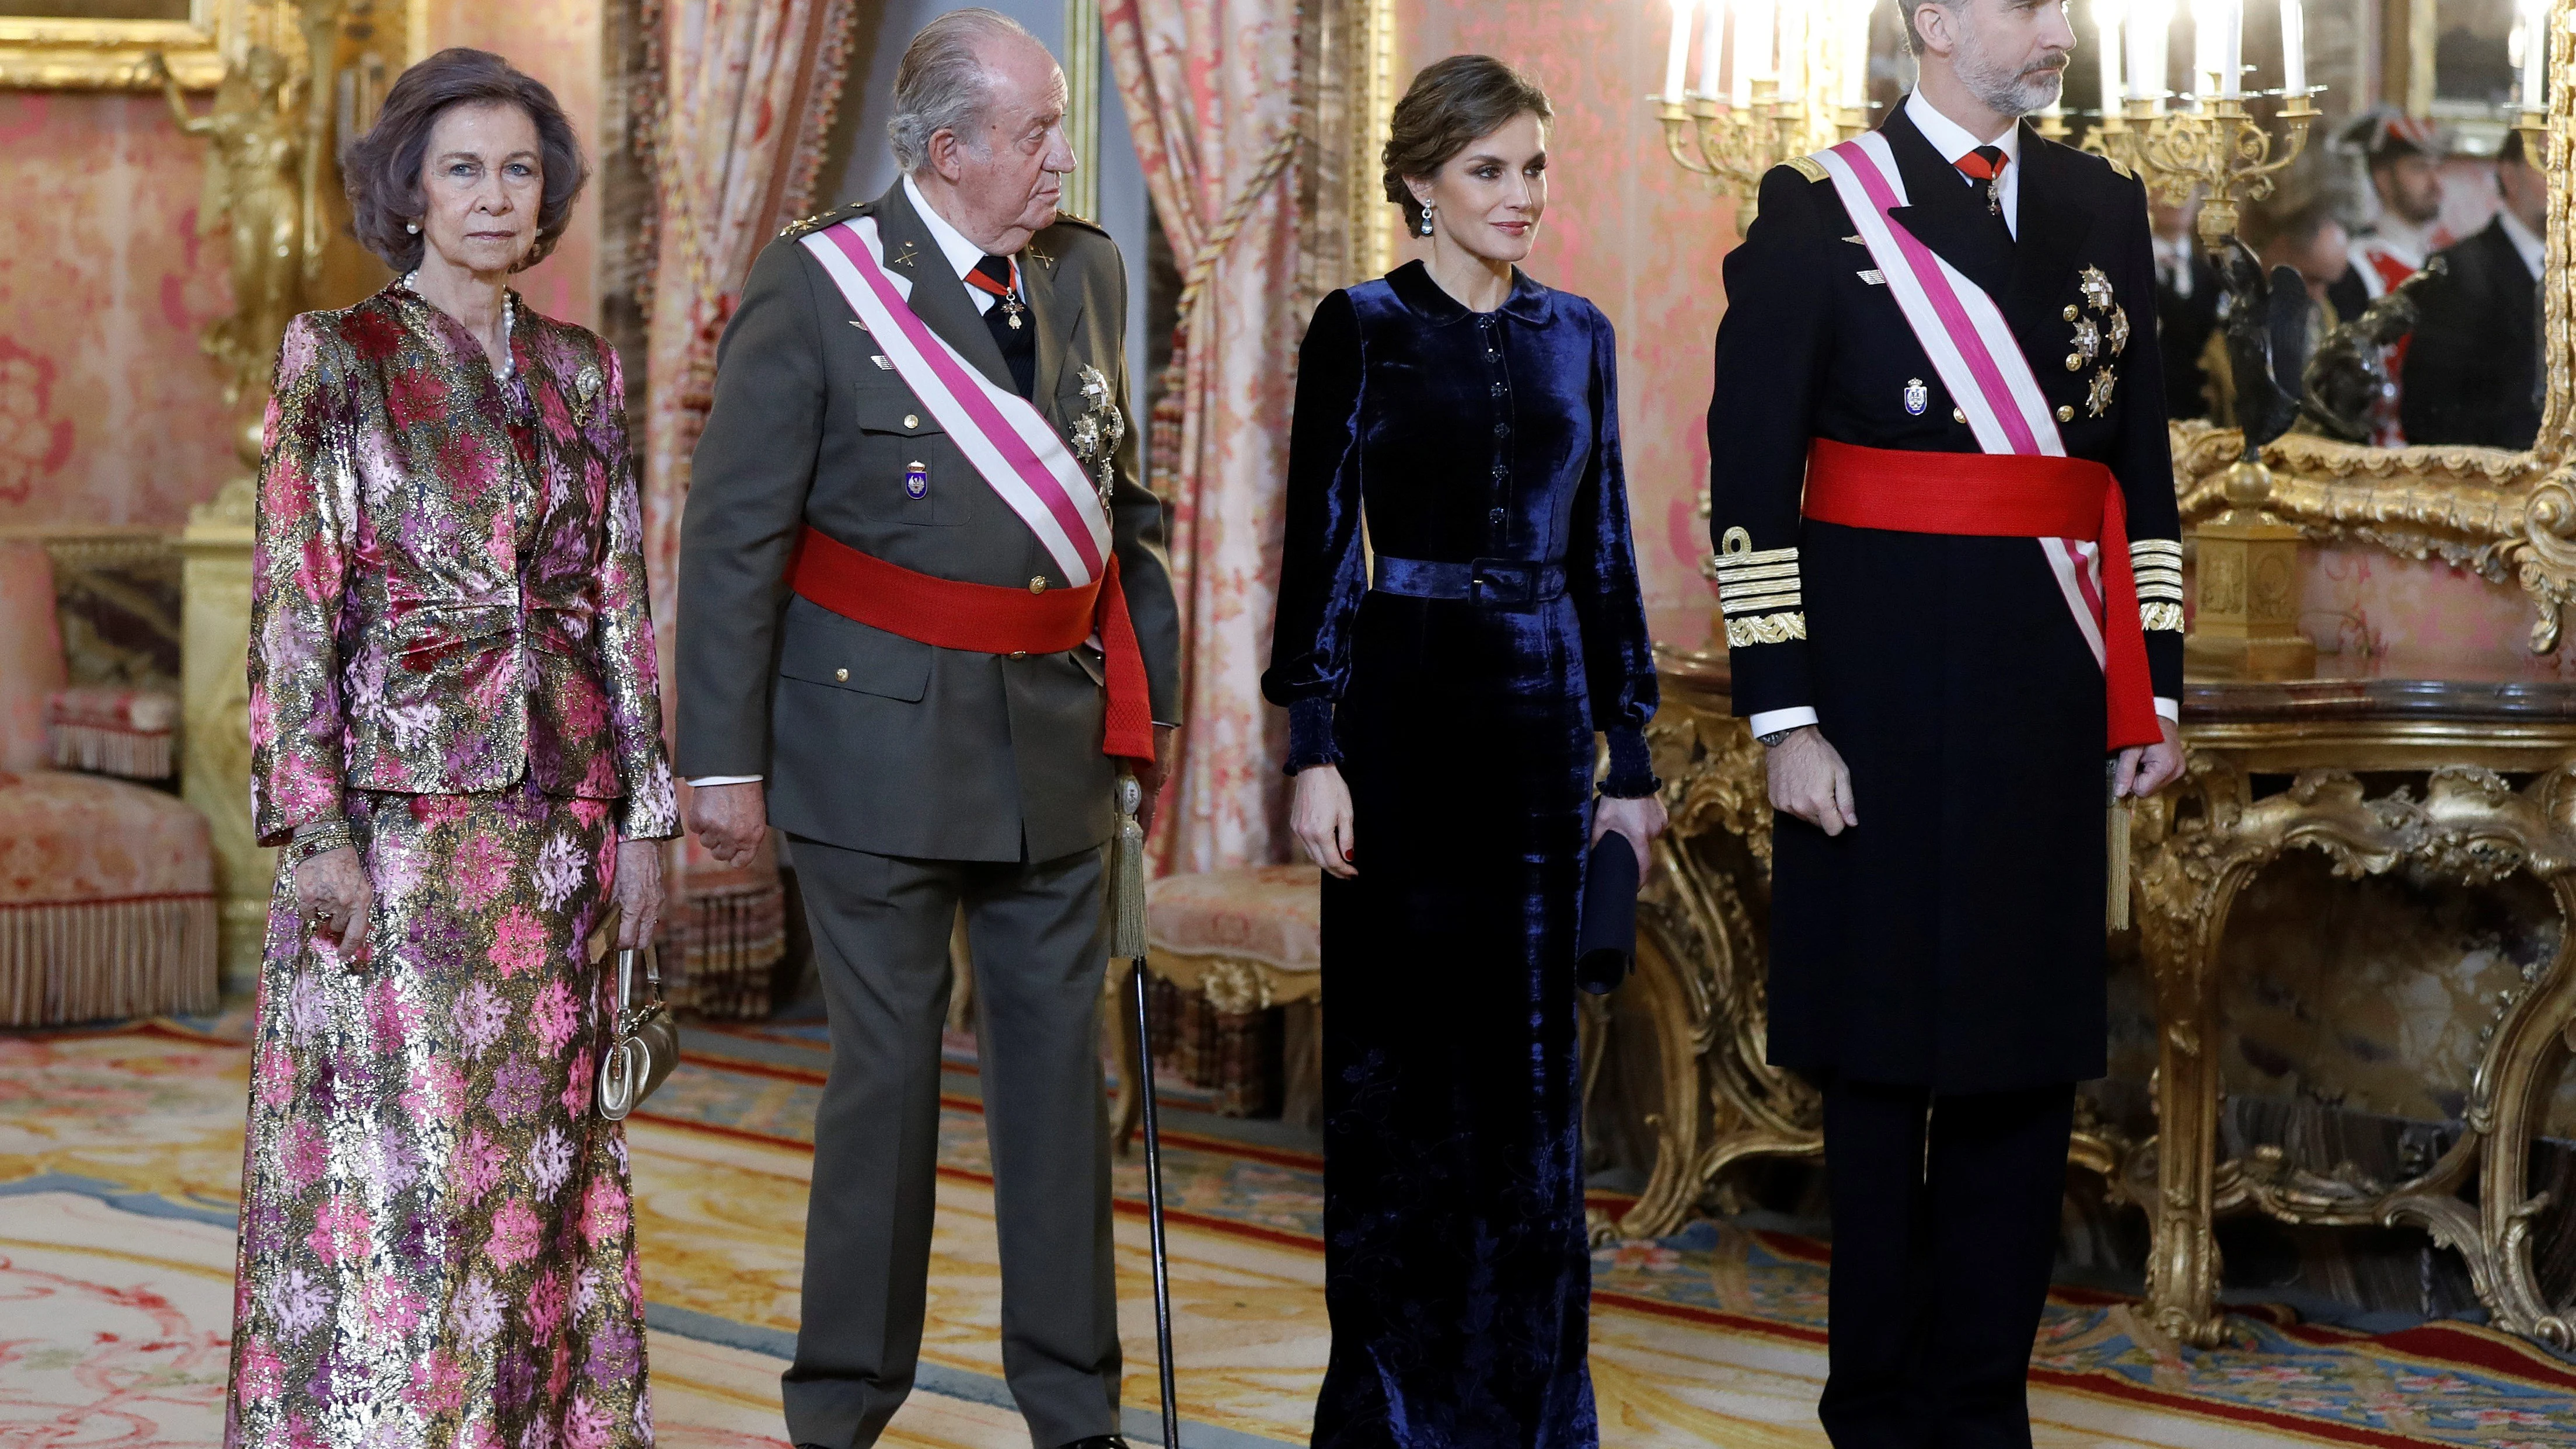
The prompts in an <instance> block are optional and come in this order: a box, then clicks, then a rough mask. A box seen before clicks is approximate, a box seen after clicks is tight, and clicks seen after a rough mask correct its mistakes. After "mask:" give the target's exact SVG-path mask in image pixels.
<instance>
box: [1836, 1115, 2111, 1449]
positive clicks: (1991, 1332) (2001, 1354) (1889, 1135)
mask: <svg viewBox="0 0 2576 1449" xmlns="http://www.w3.org/2000/svg"><path fill="white" fill-rule="evenodd" d="M2074 1117H2075V1088H2074V1085H2073V1084H2072V1083H2067V1084H2065V1085H2061V1086H2053V1087H2038V1088H2031V1089H2028V1090H2023V1091H2014V1092H1977V1093H1967V1094H1961V1095H1957V1096H1947V1095H1944V1096H1938V1097H1936V1096H1934V1095H1933V1093H1932V1091H1931V1089H1930V1088H1928V1087H1898V1086H1881V1085H1877V1084H1874V1083H1869V1082H1858V1081H1853V1080H1850V1079H1849V1078H1848V1077H1841V1076H1837V1077H1835V1078H1833V1079H1832V1080H1830V1081H1828V1082H1827V1084H1826V1086H1825V1176H1826V1183H1827V1187H1828V1190H1829V1191H1830V1193H1831V1195H1832V1198H1833V1222H1834V1256H1833V1269H1832V1280H1831V1283H1830V1286H1829V1288H1828V1290H1827V1291H1828V1303H1827V1311H1828V1314H1829V1322H1828V1325H1827V1334H1828V1345H1827V1350H1826V1354H1827V1369H1826V1377H1825V1392H1824V1402H1823V1403H1822V1404H1821V1405H1820V1406H1819V1408H1818V1417H1820V1418H1821V1419H1823V1421H1824V1425H1825V1433H1826V1436H1827V1437H1828V1438H1830V1439H1831V1440H1832V1441H1833V1444H1834V1449H2030V1442H2031V1441H2030V1406H2029V1399H2028V1382H2029V1377H2030V1354H2031V1346H2032V1343H2033V1341H2034V1340H2035V1339H2036V1338H2037V1336H2038V1333H2039V1317H2040V1312H2041V1310H2042V1309H2043V1308H2045V1307H2046V1306H2047V1302H2048V1279H2049V1269H2050V1268H2051V1267H2052V1266H2053V1265H2054V1264H2055V1262H2056V1257H2057V1232H2058V1224H2059V1207H2060V1204H2061V1203H2063V1202H2064V1200H2065V1197H2066V1144H2067V1138H2068V1137H2069V1135H2070V1134H2071V1133H2072V1131H2073V1129H2074Z"/></svg>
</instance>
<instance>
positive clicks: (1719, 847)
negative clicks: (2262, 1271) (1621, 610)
mask: <svg viewBox="0 0 2576 1449" xmlns="http://www.w3.org/2000/svg"><path fill="white" fill-rule="evenodd" d="M1658 664H1659V668H1660V673H1661V676H1662V681H1663V686H1664V709H1663V711H1662V713H1661V714H1659V715H1658V716H1657V718H1656V720H1655V723H1654V725H1653V727H1652V730H1651V736H1650V737H1651V740H1652V743H1653V745H1654V748H1655V752H1656V768H1657V770H1658V771H1659V772H1660V773H1661V774H1662V775H1663V776H1664V778H1665V780H1666V782H1667V785H1666V803H1667V804H1668V805H1669V806H1670V807H1671V810H1672V814H1673V829H1672V831H1671V833H1670V834H1668V835H1667V836H1666V837H1665V839H1664V840H1662V841H1660V842H1658V843H1657V847H1656V849H1657V857H1658V862H1657V863H1658V866H1659V869H1658V871H1657V872H1656V876H1655V878H1654V880H1653V881H1652V882H1650V884H1649V886H1648V889H1647V893H1646V896H1645V898H1644V900H1643V902H1642V907H1641V913H1640V928H1641V929H1640V932H1639V940H1638V975H1637V978H1636V980H1635V982H1634V984H1633V988H1632V989H1634V990H1636V991H1638V992H1639V993H1640V994H1641V995H1642V996H1643V997H1644V998H1645V999H1644V1001H1643V1002H1642V1003H1641V1005H1642V1006H1643V1007H1644V1008H1645V1014H1646V1015H1647V1017H1648V1018H1649V1019H1650V1020H1651V1021H1653V1023H1654V1024H1655V1030H1656V1032H1657V1034H1658V1039H1657V1042H1656V1046H1657V1050H1658V1059H1659V1061H1660V1063H1661V1081H1662V1088H1661V1102H1660V1104H1659V1105H1660V1111H1659V1112H1658V1113H1657V1114H1656V1116H1655V1117H1654V1118H1653V1120H1652V1127H1653V1132H1654V1137H1655V1146H1656V1154H1655V1167H1654V1171H1653V1175H1652V1177H1651V1178H1650V1180H1649V1182H1648V1185H1647V1188H1646V1191H1645V1193H1644V1194H1643V1196H1641V1197H1640V1198H1639V1199H1638V1201H1637V1203H1636V1204H1635V1206H1634V1207H1633V1208H1631V1209H1630V1210H1629V1211H1628V1212H1627V1213H1626V1214H1625V1215H1624V1216H1622V1217H1621V1218H1620V1219H1619V1220H1618V1221H1617V1222H1616V1223H1615V1224H1605V1225H1604V1226H1605V1227H1606V1228H1609V1229H1611V1230H1613V1231H1616V1232H1617V1233H1619V1234H1621V1235H1624V1236H1631V1237H1642V1236H1653V1235H1660V1234H1662V1233H1666V1232H1670V1231H1672V1230H1673V1229H1674V1228H1676V1227H1678V1226H1679V1225H1680V1223H1681V1222H1682V1221H1683V1220H1684V1219H1685V1218H1686V1217H1688V1216H1689V1215H1690V1214H1691V1213H1692V1211H1693V1210H1694V1209H1696V1208H1697V1207H1698V1205H1699V1204H1700V1203H1701V1201H1702V1200H1703V1199H1704V1198H1705V1197H1706V1196H1708V1194H1709V1193H1710V1192H1711V1190H1712V1189H1713V1188H1716V1187H1718V1186H1719V1185H1720V1184H1719V1183H1718V1179H1719V1177H1720V1175H1721V1174H1723V1173H1724V1172H1725V1171H1726V1169H1727V1168H1728V1167H1729V1166H1731V1165H1733V1164H1734V1163H1737V1162H1740V1161H1744V1160H1746V1159H1748V1158H1754V1157H1813V1156H1817V1155H1820V1154H1821V1152H1822V1150H1823V1140H1822V1136H1821V1133H1820V1131H1819V1122H1820V1119H1821V1115H1822V1113H1821V1104H1820V1102H1819V1100H1818V1098H1817V1096H1816V1093H1815V1091H1814V1089H1813V1088H1811V1087H1810V1086H1808V1085H1807V1084H1806V1083H1805V1082H1804V1081H1802V1080H1800V1079H1799V1078H1798V1077H1797V1076H1796V1075H1795V1074H1793V1073H1789V1072H1784V1071H1781V1070H1779V1069H1777V1068H1774V1067H1772V1066H1770V1065H1768V1064H1767V1063H1765V1062H1764V1061H1763V1038H1764V1034H1765V1031H1766V1012H1765V1003H1764V985H1763V970H1764V949H1763V938H1762V918H1763V916H1764V914H1765V912H1766V910H1767V904H1768V895H1769V882H1770V826H1771V812H1770V807H1769V805H1768V803H1767V801H1766V798H1765V794H1764V781H1763V774H1762V758H1761V754H1762V752H1761V748H1760V746H1758V745H1756V744H1755V743H1754V742H1753V740H1752V738H1751V737H1750V736H1749V735H1748V734H1747V733H1746V732H1745V729H1744V725H1743V722H1742V721H1740V720H1736V719H1733V718H1730V717H1729V715H1728V699H1727V691H1728V687H1729V684H1728V674H1727V666H1726V658H1725V655H1724V654H1723V653H1702V652H1694V651H1683V650H1676V649H1670V648H1665V649H1660V650H1659V651H1658ZM2183 732H2184V739H2185V744H2186V746H2187V751H2188V770H2187V773H2186V777H2185V779H2184V780H2183V781H2182V782H2181V783H2179V784H2177V785H2175V786H2174V787H2173V788H2171V789H2169V790H2167V791H2166V792H2165V793H2164V794H2163V795H2161V796H2159V797H2158V798H2156V799H2155V800H2153V801H2150V802H2147V803H2146V804H2144V805H2142V806H2141V807H2140V811H2139V822H2138V823H2139V828H2138V830H2137V831H2136V832H2135V833H2134V835H2133V846H2134V849H2135V850H2136V852H2137V855H2136V869H2135V871H2134V872H2133V875H2134V878H2135V880H2136V885H2137V890H2138V896H2139V905H2140V910H2139V913H2138V915H2139V926H2140V932H2141V935H2140V944H2141V947H2142V949H2143V952H2144V954H2145V957H2146V964H2147V969H2148V972H2149V975H2150V980H2151V981H2152V983H2153V987H2154V998H2155V1003H2156V1013H2157V1026H2158V1046H2159V1052H2160V1066H2159V1069H2158V1081H2157V1092H2156V1103H2157V1124H2158V1133H2157V1136H2156V1137H2154V1138H2150V1139H2149V1140H2147V1141H2145V1142H2137V1143H2132V1142H2129V1141H2127V1140H2125V1139H2123V1138H2122V1137H2121V1136H2120V1135H2119V1134H2118V1133H2116V1132H2114V1131H2112V1130H2110V1129H2108V1128H2105V1127H2103V1126H2102V1125H2100V1124H2099V1123H2097V1122H2095V1121H2092V1120H2090V1119H2089V1117H2088V1118H2086V1119H2083V1120H2080V1121H2079V1123H2078V1129H2077V1133H2076V1137H2075V1141H2074V1143H2073V1146H2072V1149H2071V1151H2070V1158H2071V1160H2072V1161H2073V1162H2074V1163H2075V1164H2076V1165H2078V1166H2082V1167H2085V1168H2087V1169H2089V1170H2091V1171H2094V1172H2096V1173H2099V1174H2101V1175H2102V1176H2103V1177H2104V1178H2105V1179H2106V1180H2107V1181H2108V1182H2109V1183H2110V1185H2111V1188H2112V1190H2113V1192H2114V1194H2115V1195H2116V1196H2119V1197H2124V1198H2126V1199H2127V1200H2129V1201H2132V1202H2135V1203H2137V1204H2138V1205H2139V1206H2140V1207H2142V1208H2143V1209H2145V1211H2146V1213H2147V1215H2148V1219H2149V1223H2150V1227H2151V1230H2152V1235H2153V1246H2152V1249H2151V1255H2150V1263H2149V1277H2148V1314H2147V1317H2148V1320H2149V1321H2150V1322H2153V1323H2154V1324H2156V1325H2157V1326H2158V1327H2159V1328H2161V1329H2162V1330H2163V1331H2164V1332H2166V1333H2168V1334H2170V1335H2172V1336H2173V1337H2175V1338H2176V1339H2179V1340H2184V1341H2188V1342H2193V1343H2198V1344H2203V1345H2209V1344H2214V1343H2216V1342H2218V1340H2219V1338H2220V1336H2221V1333H2222V1330H2223V1315H2221V1314H2220V1313H2219V1312H2218V1309H2217V1302H2216V1299H2217V1287H2218V1270H2219V1260H2218V1249H2217V1245H2216V1240H2215V1238H2214V1236H2213V1233H2212V1224H2213V1223H2214V1221H2215V1220H2216V1218H2217V1217H2218V1216H2220V1215H2221V1214H2226V1213H2238V1212H2250V1211H2259V1212H2263V1213H2267V1214H2269V1215H2271V1216H2273V1217H2275V1218H2278V1219H2280V1220H2282V1221H2284V1222H2290V1223H2302V1224H2311V1225H2318V1226H2359V1225H2382V1226H2394V1225H2414V1226H2418V1227H2422V1228H2424V1229H2426V1230H2427V1231H2429V1232H2430V1233H2431V1234H2432V1236H2433V1238H2434V1240H2435V1241H2436V1242H2437V1243H2439V1244H2440V1245H2442V1246H2444V1247H2447V1248H2451V1249H2454V1250H2456V1251H2458V1252H2459V1253H2460V1254H2461V1255H2462V1256H2463V1257H2464V1258H2465V1259H2466V1260H2467V1263H2468V1266H2469V1272H2470V1277H2471V1281H2472V1283H2473V1285H2474V1286H2475V1289H2476V1291H2477V1294H2478V1297H2479V1299H2480V1301H2481V1302H2483V1303H2484V1304H2485V1305H2486V1307H2487V1309H2488V1310H2489V1311H2490V1312H2491V1313H2492V1314H2493V1315H2494V1318H2495V1322H2496V1325H2497V1326H2498V1327H2501V1328H2505V1329H2507V1330H2510V1331H2512V1332H2516V1333H2520V1334H2523V1335H2525V1336H2528V1337H2531V1338H2534V1339H2537V1340H2540V1341H2542V1342H2545V1343H2550V1344H2554V1345H2558V1346H2560V1347H2569V1346H2576V1319H2572V1318H2571V1314H2570V1312H2569V1310H2568V1309H2567V1308H2565V1307H2563V1306H2553V1305H2551V1304H2549V1303H2547V1302H2546V1301H2544V1299H2543V1297H2542V1295H2541V1293H2540V1291H2539V1289H2538V1286H2537V1284H2536V1283H2535V1281H2534V1277H2533V1273H2532V1254H2531V1244H2530V1241H2529V1238H2530V1231H2531V1224H2532V1221H2533V1218H2534V1216H2535V1215H2536V1214H2537V1213H2538V1212H2539V1211H2540V1210H2541V1209H2542V1208H2543V1207H2544V1206H2546V1199H2545V1197H2529V1196H2526V1195H2525V1194H2524V1191H2523V1189H2522V1187H2521V1185H2522V1184H2524V1183H2526V1182H2527V1181H2528V1180H2529V1179H2528V1165H2529V1153H2530V1145H2531V1141H2532V1137H2533V1135H2534V1132H2535V1127H2536V1123H2535V1114H2536V1112H2537V1111H2538V1110H2539V1109H2540V1107H2541V1106H2542V1104H2543V1103H2544V1101H2545V1100H2546V1098H2547V1096H2548V1093H2549V1089H2550V1088H2551V1086H2552V1085H2553V1083H2554V1082H2555V1080H2556V1076H2557V1073H2558V1071H2559V1070H2560V1069H2561V1066H2562V1065H2563V1062H2564V1060H2565V1053H2566V1052H2567V1051H2576V685H2567V684H2557V683H2531V682H2524V683H2502V684H2465V683H2439V682H2417V681H2396V680H2350V681H2341V680H2319V681H2309V682H2301V683H2292V684H2258V683H2206V684H2193V685H2190V686H2188V687H2187V689H2186V692H2185V697H2184V701H2183ZM2364 772H2369V773H2406V774H2417V775H2422V776H2424V777H2425V778H2424V783H2423V785H2422V787H2421V788H2420V791H2419V790H2417V789H2415V788H2411V787H2409V788H2399V789H2396V790H2393V791H2391V792H2390V793H2387V794H2384V795H2380V796H2377V797H2370V796H2368V795H2366V793H2365V791H2364V788H2363V785H2362V782H2361V780H2360V778H2359V776H2360V774H2361V773H2364ZM2509 776H2510V777H2516V778H2519V779H2521V780H2522V782H2523V783H2521V784H2520V785H2519V786H2517V785H2516V784H2515V783H2514V780H2513V779H2508V777H2509ZM2257 777H2277V778H2282V779H2286V781H2287V787H2286V788H2284V789H2280V790H2278V791H2275V792H2273V793H2269V794H2261V795H2258V794H2257V793H2256V789H2255V781H2256V778H2257ZM2292 847H2306V848H2309V849H2314V850H2319V851H2322V852H2324V853H2325V854H2326V855H2328V856H2329V857H2331V858H2332V860H2333V862H2334V867H2335V870H2336V871H2337V873H2338V874H2341V875H2344V876H2348V877H2358V876H2363V875H2376V874H2381V873H2385V872H2388V871H2391V870H2396V869H2399V868H2401V867H2402V868H2406V869H2409V870H2413V871H2418V872H2422V873H2425V874H2428V875H2433V876H2439V877H2443V878H2447V879H2451V880H2457V881H2461V882H2463V883H2466V884H2471V885H2481V884H2488V883H2492V882H2495V881H2498V880H2501V879H2503V878H2505V877H2507V876H2510V875H2513V874H2516V873H2523V874H2528V875H2530V876H2532V877H2533V878H2535V879H2536V880H2538V881H2540V882H2541V883H2542V884H2543V885H2544V886H2545V887H2546V888H2547V889H2548V890H2549V891H2550V892H2551V893H2552V896H2553V898H2554V899H2555V900H2556V902H2557V904H2558V908H2559V912H2560V914H2561V917H2562V919H2563V920H2564V921H2565V922H2566V923H2567V929H2566V930H2565V931H2564V932H2563V933H2562V936H2561V945H2560V947H2559V950H2558V954H2557V955H2556V956H2555V957H2554V958H2553V959H2552V960H2551V961H2549V962H2548V963H2546V964H2545V966H2542V967H2535V968H2533V969H2532V970H2530V971H2529V972H2527V973H2526V975H2525V978H2524V980H2523V982H2522V983H2521V985H2520V986H2519V988H2518V989H2517V990H2515V991H2513V992H2509V993H2507V994H2506V999H2504V1000H2500V1001H2498V1002H2496V1003H2495V1014H2494V1019H2493V1020H2492V1021H2491V1022H2489V1023H2486V1025H2485V1030H2484V1032H2483V1033H2482V1036H2483V1040H2484V1042H2485V1053H2484V1057H2483V1060H2482V1061H2481V1063H2480V1065H2479V1067H2478V1070H2477V1072H2476V1075H2475V1077H2474V1079H2473V1081H2472V1083H2471V1085H2470V1090H2469V1106H2468V1110H2467V1113H2466V1121H2465V1123H2464V1124H2463V1128H2464V1130H2463V1133H2462V1135H2461V1137H2460V1139H2459V1140H2458V1141H2457V1142H2456V1143H2455V1144H2453V1146H2452V1147H2451V1149H2450V1150H2449V1151H2448V1152H2446V1153H2445V1154H2444V1155H2443V1156H2442V1157H2441V1159H2440V1160H2439V1161H2437V1162H2436V1163H2434V1164H2433V1165H2432V1166H2431V1167H2430V1168H2429V1169H2427V1170H2426V1171H2425V1172H2424V1173H2423V1174H2422V1175H2421V1176H2419V1177H2417V1178H2414V1179H2413V1180H2411V1181H2407V1182H2402V1183H2396V1184H2383V1183H2377V1182H2371V1181H2367V1180H2365V1179H2362V1178H2360V1177H2359V1176H2357V1175H2355V1174H2353V1173H2351V1172H2350V1171H2349V1170H2338V1171H2337V1172H2335V1173H2321V1172H2317V1171H2313V1170H2311V1169H2309V1168H2306V1167H2302V1166H2298V1165H2295V1164H2291V1163H2289V1162H2287V1161H2285V1160H2284V1159H2283V1158H2282V1156H2281V1155H2280V1153H2279V1152H2278V1151H2277V1150H2275V1149H2270V1148H2264V1149H2258V1150H2257V1152H2256V1153H2255V1155H2254V1156H2253V1157H2252V1158H2251V1159H2249V1160H2243V1161H2238V1160H2232V1159H2231V1160H2228V1161H2220V1160H2218V1156H2217V1153H2218V1130H2217V1128H2218V1106H2219V1099H2220V1095H2221V1090H2220V1063H2219V1053H2218V1052H2217V1050H2216V1044H2217V1043H2218V1042H2220V1041H2221V1040H2223V1033H2224V1030H2225V1024H2224V1023H2223V1022H2222V1021H2221V1020H2220V1013H2219V1005H2218V1000H2219V995H2218V980H2217V972H2216V970H2215V965H2216V962H2217V959H2218V946H2219V943H2220V941H2221V939H2222V938H2223V937H2224V935H2225V932H2226V928H2227V917H2228V913H2229V911H2230V909H2231V908H2232V907H2233V905H2234V902H2235V898H2236V894H2237V892H2238V890H2239V889H2241V888H2242V887H2243V886H2244V885H2245V883H2246V882H2247V881H2249V880H2251V879H2252V878H2253V876H2254V875H2255V873H2256V872H2258V871H2259V870H2260V869H2261V868H2262V867H2263V866H2264V865H2266V864H2267V863H2269V862H2271V861H2272V860H2274V859H2277V858H2278V857H2279V856H2280V854H2281V853H2282V852H2283V851H2284V850H2287V849H2290V848H2292ZM2562 1044H2563V1045H2562ZM2472 1180H2475V1181H2476V1182H2477V1184H2478V1186H2479V1189H2480V1191H2479V1194H2478V1201H2476V1202H2474V1203H2473V1202H2471V1201H2468V1200H2467V1199H2465V1198H2463V1197H2462V1196H2461V1195H2460V1193H2461V1189H2463V1188H2464V1187H2466V1186H2468V1185H2469V1184H2470V1182H2471V1181H2472ZM2499 1184H2501V1185H2505V1186H2504V1190H2501V1191H2499V1190H2497V1187H2496V1185H2499Z"/></svg>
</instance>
